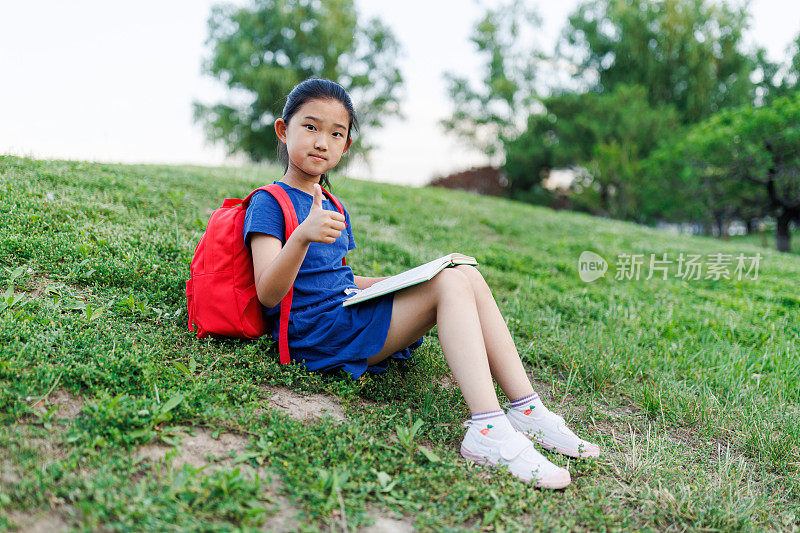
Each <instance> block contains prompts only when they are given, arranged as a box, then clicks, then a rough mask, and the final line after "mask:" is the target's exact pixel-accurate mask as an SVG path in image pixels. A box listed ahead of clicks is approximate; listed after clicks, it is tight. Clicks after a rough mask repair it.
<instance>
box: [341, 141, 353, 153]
mask: <svg viewBox="0 0 800 533" xmlns="http://www.w3.org/2000/svg"><path fill="white" fill-rule="evenodd" d="M351 144H353V138H352V137H350V138H349V139H347V144H345V145H344V150H342V154H343V155H344V153H345V152H346V151H347V149H348V148H350V145H351Z"/></svg>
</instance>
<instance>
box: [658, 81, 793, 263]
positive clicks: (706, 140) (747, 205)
mask: <svg viewBox="0 0 800 533" xmlns="http://www.w3.org/2000/svg"><path fill="white" fill-rule="evenodd" d="M645 167H646V168H647V174H648V176H649V177H650V178H651V179H653V180H654V181H659V180H661V181H665V182H666V183H667V184H669V186H668V187H667V188H663V187H661V188H659V193H660V199H661V201H662V202H663V203H664V205H663V206H662V208H663V212H664V213H666V214H667V215H668V216H669V217H670V218H672V219H674V220H686V219H691V220H703V221H708V220H709V219H710V220H712V221H713V222H714V223H717V224H719V225H720V226H722V225H724V223H725V221H726V220H729V219H730V218H731V217H733V216H736V217H742V218H749V217H753V216H763V215H772V216H774V217H775V219H776V222H777V226H776V239H777V242H776V244H777V248H778V250H781V251H789V250H790V234H789V228H790V223H791V221H793V220H794V221H800V93H795V94H794V95H793V96H787V97H782V98H777V99H775V100H774V101H773V102H772V103H771V104H769V105H766V106H763V107H758V108H754V107H752V106H743V107H741V108H738V109H730V110H725V111H723V112H720V113H717V114H716V115H714V116H712V117H710V118H709V119H707V120H705V121H703V122H701V123H699V124H696V125H695V126H693V127H692V128H691V129H690V130H689V131H688V132H687V134H686V136H685V137H682V138H680V139H678V140H677V141H675V142H672V143H667V144H665V145H664V146H662V147H660V148H659V149H658V150H657V151H655V152H654V153H653V154H652V155H651V157H650V159H649V161H648V162H647V163H646V164H645ZM667 206H672V207H667Z"/></svg>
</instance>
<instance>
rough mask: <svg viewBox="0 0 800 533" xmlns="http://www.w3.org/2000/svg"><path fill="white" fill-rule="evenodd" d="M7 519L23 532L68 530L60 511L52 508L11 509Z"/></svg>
mask: <svg viewBox="0 0 800 533" xmlns="http://www.w3.org/2000/svg"><path fill="white" fill-rule="evenodd" d="M8 519H9V521H10V522H11V523H13V524H14V525H15V526H16V527H17V531H21V532H24V533H57V532H60V531H67V530H69V523H68V522H67V521H66V520H65V519H64V517H63V516H62V513H59V512H57V511H52V510H46V511H40V512H33V513H31V512H26V511H11V512H10V513H8Z"/></svg>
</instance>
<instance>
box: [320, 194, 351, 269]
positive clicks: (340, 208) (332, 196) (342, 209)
mask: <svg viewBox="0 0 800 533" xmlns="http://www.w3.org/2000/svg"><path fill="white" fill-rule="evenodd" d="M319 188H320V189H322V192H323V193H325V196H327V197H328V198H329V199H330V201H331V202H333V205H335V206H336V209H338V210H339V212H340V213H341V214H342V215H344V208H343V207H342V204H341V203H339V200H337V199H336V197H335V196H334V195H332V194H331V193H329V192H328V191H326V190H325V187H323V186H322V185H320V186H319ZM344 227H345V228H346V227H347V221H345V223H344ZM342 264H343V265H345V266H347V261H346V260H345V258H344V257H342Z"/></svg>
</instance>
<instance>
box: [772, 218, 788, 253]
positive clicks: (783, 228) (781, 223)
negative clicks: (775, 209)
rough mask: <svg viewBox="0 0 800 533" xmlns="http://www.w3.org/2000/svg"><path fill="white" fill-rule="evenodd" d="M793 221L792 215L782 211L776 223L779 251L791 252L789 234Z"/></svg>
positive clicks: (776, 242) (776, 238)
mask: <svg viewBox="0 0 800 533" xmlns="http://www.w3.org/2000/svg"><path fill="white" fill-rule="evenodd" d="M791 221H792V217H791V215H789V214H788V213H786V211H782V212H781V214H780V215H778V218H777V219H776V224H775V244H776V246H777V248H778V251H779V252H791V251H792V246H791V238H792V236H791V235H790V234H789V223H790V222H791Z"/></svg>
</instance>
